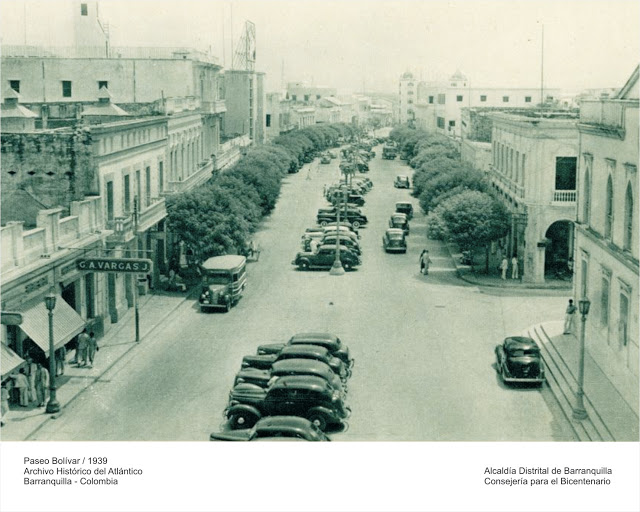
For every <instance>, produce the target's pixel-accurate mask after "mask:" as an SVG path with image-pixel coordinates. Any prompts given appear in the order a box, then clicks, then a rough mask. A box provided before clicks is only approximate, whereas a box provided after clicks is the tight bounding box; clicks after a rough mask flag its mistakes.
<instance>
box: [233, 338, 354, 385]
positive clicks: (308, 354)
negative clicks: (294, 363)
mask: <svg viewBox="0 0 640 512" xmlns="http://www.w3.org/2000/svg"><path fill="white" fill-rule="evenodd" d="M285 359H313V360H315V361H321V362H323V363H325V364H327V365H329V367H330V368H331V370H333V372H334V373H335V374H336V375H338V376H339V377H340V378H341V379H343V380H346V379H347V378H349V371H348V368H347V367H346V366H345V364H344V363H343V362H342V361H341V360H340V359H339V358H337V357H334V356H333V355H331V352H329V349H327V348H325V347H321V346H320V345H285V346H284V347H282V350H280V352H278V353H276V354H265V355H250V356H244V357H243V358H242V368H257V369H259V370H271V367H272V366H273V363H275V362H277V361H284V360H285Z"/></svg>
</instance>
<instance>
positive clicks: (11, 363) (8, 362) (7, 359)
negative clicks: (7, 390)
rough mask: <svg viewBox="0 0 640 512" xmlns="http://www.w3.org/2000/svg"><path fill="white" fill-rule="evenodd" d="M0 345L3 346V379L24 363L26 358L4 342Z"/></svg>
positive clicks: (0, 354)
mask: <svg viewBox="0 0 640 512" xmlns="http://www.w3.org/2000/svg"><path fill="white" fill-rule="evenodd" d="M0 347H2V351H1V352H0V373H2V380H4V378H5V377H6V376H7V375H9V374H10V373H11V372H12V371H13V370H15V369H16V368H17V367H18V366H20V365H21V364H22V363H24V359H22V358H21V357H20V356H19V355H18V354H16V353H15V352H14V351H13V350H11V349H10V348H9V347H7V346H6V345H5V344H4V343H0Z"/></svg>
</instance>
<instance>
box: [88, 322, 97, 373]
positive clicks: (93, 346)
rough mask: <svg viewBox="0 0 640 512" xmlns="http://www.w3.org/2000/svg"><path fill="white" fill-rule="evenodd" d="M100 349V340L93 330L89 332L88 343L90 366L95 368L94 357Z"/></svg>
mask: <svg viewBox="0 0 640 512" xmlns="http://www.w3.org/2000/svg"><path fill="white" fill-rule="evenodd" d="M97 350H98V341H97V340H96V335H95V334H94V332H93V331H91V332H90V333H89V342H88V343H87V359H88V360H89V368H93V359H94V358H95V356H96V351H97Z"/></svg>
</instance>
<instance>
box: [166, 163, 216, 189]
mask: <svg viewBox="0 0 640 512" xmlns="http://www.w3.org/2000/svg"><path fill="white" fill-rule="evenodd" d="M212 171H213V161H212V160H210V159H209V160H204V161H202V162H200V164H199V165H198V169H197V170H196V172H194V173H193V174H191V175H190V176H187V178H186V179H184V180H177V181H169V183H168V187H167V192H168V193H170V194H175V193H177V192H186V191H187V190H191V189H193V188H196V187H197V186H199V185H202V184H203V183H204V182H206V181H207V180H208V179H209V178H211V172H212Z"/></svg>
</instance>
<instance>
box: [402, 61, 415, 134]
mask: <svg viewBox="0 0 640 512" xmlns="http://www.w3.org/2000/svg"><path fill="white" fill-rule="evenodd" d="M398 94H399V96H400V101H399V104H398V114H399V118H398V121H399V122H400V124H404V123H408V122H410V121H413V120H415V118H416V111H415V106H416V103H417V101H418V80H416V79H415V78H414V76H413V74H412V73H411V72H409V71H407V72H406V73H403V74H402V76H401V77H400V87H399V91H398Z"/></svg>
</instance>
